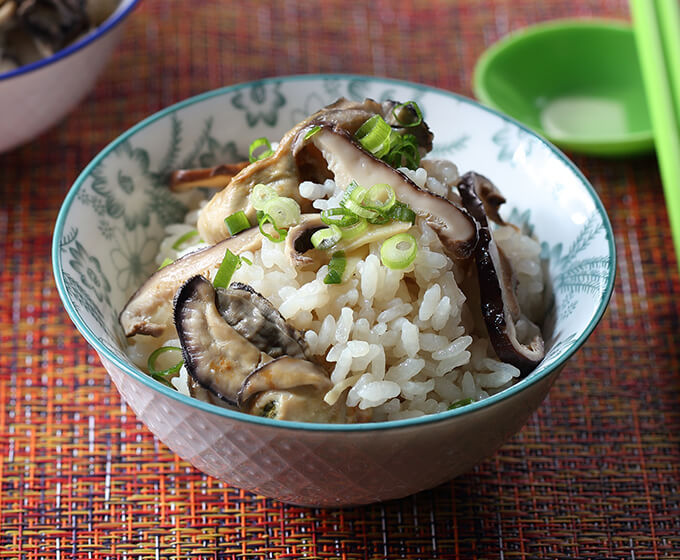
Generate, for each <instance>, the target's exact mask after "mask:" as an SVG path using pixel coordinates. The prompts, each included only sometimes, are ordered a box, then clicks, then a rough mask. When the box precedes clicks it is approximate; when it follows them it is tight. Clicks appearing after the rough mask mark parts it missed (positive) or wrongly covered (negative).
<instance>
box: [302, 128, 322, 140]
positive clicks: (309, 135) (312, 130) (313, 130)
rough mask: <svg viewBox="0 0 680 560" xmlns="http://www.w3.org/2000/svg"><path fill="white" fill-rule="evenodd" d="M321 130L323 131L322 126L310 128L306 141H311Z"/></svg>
mask: <svg viewBox="0 0 680 560" xmlns="http://www.w3.org/2000/svg"><path fill="white" fill-rule="evenodd" d="M319 130H321V127H320V126H314V127H312V128H310V129H309V131H308V132H307V134H305V137H304V140H309V139H310V138H311V137H312V136H314V135H315V134H316V133H317V132H319Z"/></svg>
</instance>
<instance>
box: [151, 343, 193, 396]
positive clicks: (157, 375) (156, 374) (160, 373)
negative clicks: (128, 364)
mask: <svg viewBox="0 0 680 560" xmlns="http://www.w3.org/2000/svg"><path fill="white" fill-rule="evenodd" d="M170 351H175V352H181V351H182V349H181V348H179V347H178V346H161V347H160V348H156V349H155V350H154V351H153V352H151V354H150V355H149V359H148V360H147V362H146V365H147V368H148V370H149V375H151V377H153V378H154V379H155V380H156V381H160V382H161V383H165V384H166V385H170V387H172V385H171V384H170V383H169V381H168V376H169V375H174V374H175V373H177V372H178V371H179V370H180V369H181V367H182V365H183V364H184V360H182V359H180V361H179V362H177V363H176V364H175V365H173V366H170V367H169V368H167V369H160V370H159V369H157V368H156V361H157V360H158V357H159V356H160V355H161V354H165V353H166V352H170Z"/></svg>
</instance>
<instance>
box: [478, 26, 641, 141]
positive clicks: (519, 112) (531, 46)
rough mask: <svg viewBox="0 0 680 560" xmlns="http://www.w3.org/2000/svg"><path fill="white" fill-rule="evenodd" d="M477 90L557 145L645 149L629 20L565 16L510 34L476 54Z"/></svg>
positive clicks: (482, 96) (633, 40)
mask: <svg viewBox="0 0 680 560" xmlns="http://www.w3.org/2000/svg"><path fill="white" fill-rule="evenodd" d="M474 87H475V94H476V95H477V97H478V98H479V99H481V100H482V101H483V102H484V103H487V104H489V105H491V106H492V107H495V108H497V109H499V110H501V111H503V112H505V113H507V114H509V115H511V116H513V117H515V118H516V119H518V120H520V121H521V122H523V123H525V124H527V125H528V126H529V127H531V128H532V129H534V130H536V131H538V132H539V133H541V134H543V135H544V136H546V137H547V138H549V139H550V140H552V141H553V142H555V143H556V144H558V145H561V146H564V147H567V148H572V149H575V150H581V151H584V152H589V153H600V154H617V153H630V152H637V151H645V150H650V149H651V148H652V145H653V143H652V131H651V124H650V120H649V115H648V113H647V105H646V100H645V93H644V88H643V82H642V76H641V72H640V66H639V62H638V57H637V52H636V48H635V38H634V36H633V31H632V29H631V27H630V26H628V25H627V24H625V23H623V22H608V21H587V20H585V21H584V20H577V21H574V20H565V21H558V22H550V23H547V24H539V25H536V26H532V27H529V28H527V29H525V30H521V31H519V32H517V33H514V34H511V35H510V36H508V37H507V38H505V39H503V40H501V41H499V42H498V43H496V44H495V45H494V46H492V47H491V48H490V49H489V50H488V51H487V52H486V53H484V55H482V57H481V58H480V60H479V62H478V65H477V68H476V70H475V79H474Z"/></svg>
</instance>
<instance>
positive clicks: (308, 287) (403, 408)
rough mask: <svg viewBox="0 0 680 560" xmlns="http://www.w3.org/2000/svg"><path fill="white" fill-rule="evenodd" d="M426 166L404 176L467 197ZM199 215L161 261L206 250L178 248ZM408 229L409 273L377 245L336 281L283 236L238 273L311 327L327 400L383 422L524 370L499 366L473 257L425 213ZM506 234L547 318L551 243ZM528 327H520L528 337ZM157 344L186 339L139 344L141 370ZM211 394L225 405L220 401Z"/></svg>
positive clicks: (331, 188) (176, 233)
mask: <svg viewBox="0 0 680 560" xmlns="http://www.w3.org/2000/svg"><path fill="white" fill-rule="evenodd" d="M421 165H422V167H420V168H419V169H417V170H416V171H410V170H408V169H404V168H401V169H400V171H402V172H404V173H406V174H407V175H408V176H409V177H410V178H411V179H412V180H413V181H414V182H416V183H417V184H418V185H419V186H421V187H423V188H427V189H429V190H431V191H432V192H435V193H436V194H440V195H442V196H449V197H455V196H456V195H455V194H454V191H452V188H454V185H455V182H456V180H457V179H458V171H457V169H456V166H455V165H454V164H453V163H451V162H449V161H444V160H423V161H422V162H421ZM337 191H339V189H337V190H336V188H335V184H334V183H333V181H330V180H329V181H326V182H325V183H324V184H322V185H320V184H315V183H309V182H306V183H302V184H301V185H300V193H301V195H302V196H304V197H305V198H308V199H310V200H313V201H314V203H313V204H314V206H315V207H316V208H317V209H319V210H323V209H325V208H327V207H337V206H338V201H339V198H340V197H341V194H342V191H340V192H337ZM198 212H200V209H199V210H194V211H192V212H190V213H189V214H188V215H187V217H186V220H185V223H182V224H174V225H171V226H169V227H168V228H167V238H166V239H165V240H164V241H163V242H162V244H161V249H160V252H159V254H158V263H159V264H160V263H162V262H163V261H164V260H165V259H166V258H170V259H173V260H174V259H176V258H178V257H180V256H182V255H183V254H185V253H187V252H191V251H195V250H196V249H198V248H200V247H202V246H203V245H200V244H199V245H196V244H194V245H191V246H188V247H185V248H183V249H182V250H180V251H177V250H175V249H173V244H174V243H175V242H176V241H177V239H178V238H179V237H180V236H182V235H183V234H185V233H187V232H188V231H191V230H193V229H195V227H196V221H197V218H198ZM408 233H410V234H411V235H413V236H414V237H415V238H416V240H417V244H418V254H417V257H416V259H415V261H414V262H413V263H412V264H411V265H410V266H409V267H408V268H406V269H404V270H392V269H390V268H388V267H386V266H384V265H383V264H382V263H381V260H380V244H378V243H374V244H371V245H369V246H368V252H367V254H366V256H365V257H364V258H361V259H348V267H351V268H352V274H351V277H350V278H349V280H347V281H345V282H343V283H342V284H324V282H323V279H324V277H325V276H326V274H327V272H328V267H327V266H326V265H324V266H322V267H321V268H320V269H319V270H318V271H315V272H314V271H299V270H297V269H296V268H294V267H293V265H292V264H291V262H290V260H289V258H288V257H287V256H286V255H285V253H284V244H283V243H273V242H271V241H269V240H268V239H266V238H263V241H262V248H261V249H260V250H259V251H257V252H255V253H250V252H246V253H243V254H242V256H243V257H245V258H247V259H249V260H250V261H252V265H246V264H243V265H242V266H240V268H239V269H238V270H237V271H236V272H235V273H234V276H233V277H232V281H236V282H243V283H246V284H249V285H250V286H252V287H253V289H255V290H256V291H257V292H259V293H260V294H262V295H263V296H264V297H266V298H267V299H268V300H269V301H270V302H271V303H272V304H273V306H274V307H276V308H277V309H278V310H279V311H280V313H281V314H282V315H283V317H284V318H285V319H286V320H287V321H288V322H289V323H290V324H291V325H292V326H294V327H296V328H297V329H299V330H301V331H303V332H304V335H305V340H306V342H307V344H308V346H309V351H310V353H311V354H312V359H314V360H316V361H318V362H319V363H321V364H323V365H325V366H326V367H327V369H328V371H329V373H330V378H331V381H332V382H333V385H334V386H333V388H332V389H331V390H330V391H329V392H328V393H327V394H326V396H325V400H326V402H328V403H329V404H333V403H335V402H336V401H337V400H338V399H346V403H347V405H348V406H350V407H358V408H359V409H360V410H366V411H370V413H371V414H370V417H371V420H372V421H381V420H397V419H403V418H412V417H416V416H421V415H424V414H430V413H435V412H440V411H444V410H446V409H448V408H449V407H450V406H451V405H453V404H454V403H457V402H459V401H461V400H463V399H472V400H473V401H476V400H480V399H483V398H485V397H487V396H489V395H490V394H493V393H496V392H498V391H501V390H503V389H504V388H506V387H508V386H510V385H512V384H513V383H514V381H515V380H516V379H517V378H518V377H519V375H520V372H519V370H518V369H517V368H516V367H514V366H512V365H510V364H507V363H504V362H501V361H499V360H498V358H497V357H496V355H495V353H494V351H493V348H492V347H491V344H490V342H489V338H488V335H487V333H486V329H485V327H484V324H483V322H482V319H481V313H480V312H479V301H478V299H477V298H478V296H477V295H476V293H475V292H476V289H475V288H474V286H473V284H474V282H467V281H466V279H469V276H470V274H469V273H470V271H469V270H468V269H467V268H466V267H470V266H471V265H470V263H465V264H461V263H458V262H454V261H452V260H451V259H450V258H448V257H447V256H446V254H445V253H444V250H443V247H442V245H441V243H440V241H439V238H438V237H437V235H436V234H435V232H434V231H433V230H432V229H431V228H430V227H429V226H428V225H427V224H426V223H425V222H424V220H421V219H418V220H417V221H416V223H415V224H414V225H413V226H412V227H411V229H410V230H409V232H408ZM494 237H495V239H496V241H497V243H498V245H499V247H500V248H501V249H502V250H503V252H504V253H505V254H506V256H507V257H508V259H509V261H510V263H511V265H512V267H513V270H514V271H515V274H516V278H517V282H518V286H517V293H518V300H519V303H520V305H521V306H522V309H523V311H524V312H525V313H526V314H527V316H528V318H529V319H531V320H533V321H535V322H538V323H539V324H540V323H541V319H542V315H543V307H544V306H543V299H544V298H543V294H544V284H545V282H544V277H543V270H542V267H541V261H540V245H539V243H538V242H537V241H536V240H535V239H533V238H532V237H531V236H529V235H527V234H526V233H525V232H522V231H521V230H520V229H519V228H517V227H514V226H512V225H507V226H499V227H497V228H496V229H495V234H494ZM472 266H473V267H474V265H472ZM215 272H216V270H215V271H213V273H212V275H211V278H210V279H211V280H212V278H213V276H214V273H215ZM466 294H467V296H466ZM521 328H522V326H521V324H518V332H520V331H521ZM149 344H153V346H154V347H157V346H163V345H177V346H178V345H179V342H178V341H177V340H168V339H166V340H154V341H152V342H148V341H147V342H143V343H141V344H135V345H133V346H131V347H130V355H131V357H132V359H133V360H134V361H135V362H136V363H138V364H139V365H140V366H143V365H145V363H146V357H147V356H148V354H149V352H150V351H151V350H153V348H150V347H149V346H148V345H149ZM187 381H188V378H187V372H186V369H185V368H182V370H181V371H180V375H179V376H178V377H176V378H174V379H173V380H172V383H173V385H174V386H175V387H176V388H177V389H178V390H179V391H181V392H183V393H185V394H189V391H188V386H187ZM209 400H211V401H212V402H214V403H215V404H222V405H224V403H221V402H219V399H217V398H214V397H209Z"/></svg>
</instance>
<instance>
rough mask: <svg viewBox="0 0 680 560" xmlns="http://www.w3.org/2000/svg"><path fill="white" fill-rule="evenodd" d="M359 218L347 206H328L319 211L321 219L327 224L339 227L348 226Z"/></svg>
mask: <svg viewBox="0 0 680 560" xmlns="http://www.w3.org/2000/svg"><path fill="white" fill-rule="evenodd" d="M360 219H361V218H359V216H357V215H356V214H354V213H352V212H350V211H349V210H347V208H328V209H326V210H323V211H322V212H321V221H322V222H323V223H324V224H326V225H327V226H330V225H332V224H335V225H336V226H340V227H349V226H351V225H354V224H356V223H357V222H358V221H359V220H360Z"/></svg>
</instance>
